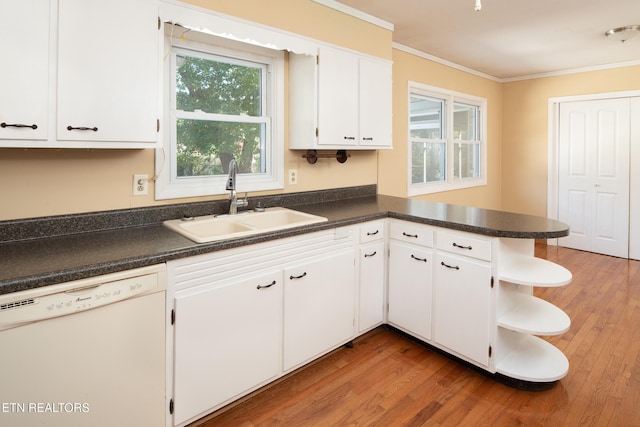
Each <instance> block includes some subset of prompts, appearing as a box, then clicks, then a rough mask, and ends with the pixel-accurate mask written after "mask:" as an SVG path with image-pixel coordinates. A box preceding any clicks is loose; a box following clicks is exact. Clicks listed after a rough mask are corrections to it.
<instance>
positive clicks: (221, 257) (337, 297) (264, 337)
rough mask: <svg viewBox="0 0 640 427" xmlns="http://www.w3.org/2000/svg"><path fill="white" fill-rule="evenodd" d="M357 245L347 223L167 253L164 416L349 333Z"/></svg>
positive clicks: (210, 405)
mask: <svg viewBox="0 0 640 427" xmlns="http://www.w3.org/2000/svg"><path fill="white" fill-rule="evenodd" d="M355 248H356V245H355V236H354V228H353V227H352V228H350V227H345V228H342V229H337V230H326V231H320V232H316V233H309V234H306V235H302V236H297V237H290V238H286V239H279V240H275V241H272V242H265V243H259V244H255V245H250V246H245V247H239V248H234V249H228V250H224V251H219V252H213V253H209V254H203V255H197V256H193V257H189V258H183V259H179V260H175V261H170V262H168V263H167V280H168V286H167V311H168V312H167V318H168V319H171V321H170V323H169V324H168V325H167V360H168V371H167V396H168V397H167V399H168V402H167V407H168V414H167V419H168V425H170V426H184V425H187V424H189V423H191V422H193V421H195V420H197V419H199V418H201V417H203V416H205V415H207V414H209V413H211V412H213V411H215V410H217V409H219V408H221V407H223V406H224V405H227V404H229V403H231V402H232V401H234V400H236V399H238V398H240V397H242V396H244V395H246V394H248V393H250V392H252V391H254V390H256V389H257V388H259V387H261V386H263V385H265V384H267V383H269V382H270V381H273V380H275V379H277V378H279V377H281V376H282V375H285V374H286V373H287V371H289V370H291V369H294V368H297V367H299V366H301V365H302V364H303V363H306V362H309V361H311V360H312V359H314V358H316V357H318V356H320V355H322V354H324V353H327V352H328V351H331V350H333V349H334V348H336V347H338V346H339V345H341V344H344V343H346V342H348V341H350V340H352V339H353V337H354V335H355V315H356V304H355V296H356V280H355V278H356V276H355Z"/></svg>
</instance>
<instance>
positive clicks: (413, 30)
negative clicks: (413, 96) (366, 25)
mask: <svg viewBox="0 0 640 427" xmlns="http://www.w3.org/2000/svg"><path fill="white" fill-rule="evenodd" d="M338 2H339V3H342V4H344V5H347V6H350V7H352V8H355V9H358V10H360V11H362V12H365V13H367V14H369V15H373V16H375V17H378V18H380V19H382V20H384V21H387V22H389V23H391V24H393V25H394V32H393V41H394V43H398V44H401V45H404V46H407V47H410V48H413V49H416V50H418V51H420V52H423V53H426V54H428V55H432V56H435V57H437V58H440V59H443V60H446V61H449V62H453V63H455V64H457V65H460V66H463V67H466V68H470V69H472V70H474V71H477V72H480V73H484V74H488V75H490V76H492V77H495V78H497V79H506V80H508V79H517V78H522V77H526V76H534V75H539V74H545V73H555V72H560V71H566V70H574V69H577V68H585V67H587V68H591V67H598V66H603V65H611V64H619V63H627V62H629V61H634V62H635V61H637V62H638V63H640V31H633V32H626V34H628V35H635V37H632V38H629V39H628V40H627V41H625V42H622V41H620V40H619V39H614V38H609V37H607V36H605V34H604V33H605V32H606V31H607V30H609V29H612V28H616V27H624V26H629V25H640V0H482V10H481V11H479V12H476V11H475V10H474V2H475V0H393V1H390V0H338ZM620 65H622V64H620Z"/></svg>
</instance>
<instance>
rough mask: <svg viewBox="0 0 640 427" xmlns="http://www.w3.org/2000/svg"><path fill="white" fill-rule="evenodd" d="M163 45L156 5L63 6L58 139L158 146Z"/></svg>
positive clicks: (140, 1) (74, 1) (131, 0)
mask: <svg viewBox="0 0 640 427" xmlns="http://www.w3.org/2000/svg"><path fill="white" fill-rule="evenodd" d="M158 40H159V39H158V5H157V3H156V2H153V1H150V0H116V1H109V2H104V1H95V0H94V1H87V0H59V12H58V95H57V97H58V102H57V105H58V108H57V116H58V125H57V138H58V140H71V141H109V142H116V143H117V142H123V143H126V142H138V143H149V144H153V143H155V142H156V140H157V126H158V125H157V120H158V96H157V93H158V70H159V67H158V46H159V44H158V43H159V41H158ZM85 128H88V130H87V129H85ZM122 145H125V146H126V144H122ZM116 146H118V144H114V148H116Z"/></svg>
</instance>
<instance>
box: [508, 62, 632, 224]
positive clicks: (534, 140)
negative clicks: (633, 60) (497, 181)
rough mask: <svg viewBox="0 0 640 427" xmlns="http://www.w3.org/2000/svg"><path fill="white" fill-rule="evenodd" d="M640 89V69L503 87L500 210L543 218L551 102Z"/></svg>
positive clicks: (576, 74)
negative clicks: (554, 99)
mask: <svg viewBox="0 0 640 427" xmlns="http://www.w3.org/2000/svg"><path fill="white" fill-rule="evenodd" d="M639 89H640V66H635V67H624V68H614V69H609V70H602V71H592V72H585V73H575V74H568V75H561V76H554V77H546V78H538V79H531V80H524V81H518V82H510V83H504V84H503V115H502V140H503V147H502V165H503V166H502V207H503V209H504V210H507V211H514V212H521V213H527V214H532V215H540V216H546V215H547V156H548V149H547V147H548V144H549V137H548V132H549V130H548V128H549V123H548V122H549V120H548V118H549V99H550V98H557V97H563V96H574V95H584V94H596V93H606V92H620V91H628V90H639Z"/></svg>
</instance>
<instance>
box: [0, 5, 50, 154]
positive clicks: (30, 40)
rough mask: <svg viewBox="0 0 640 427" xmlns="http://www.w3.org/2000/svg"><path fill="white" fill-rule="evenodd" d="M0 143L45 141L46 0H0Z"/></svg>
mask: <svg viewBox="0 0 640 427" xmlns="http://www.w3.org/2000/svg"><path fill="white" fill-rule="evenodd" d="M0 16H2V17H3V19H2V25H0V51H1V52H2V56H3V58H4V60H3V65H2V67H1V68H0V94H2V95H1V96H0V124H1V126H0V145H4V144H5V143H6V142H5V141H2V140H6V139H12V140H23V139H33V140H46V139H47V132H48V128H49V117H48V114H49V49H50V48H49V45H50V43H49V31H50V25H49V20H50V12H49V0H3V1H2V2H0Z"/></svg>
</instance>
